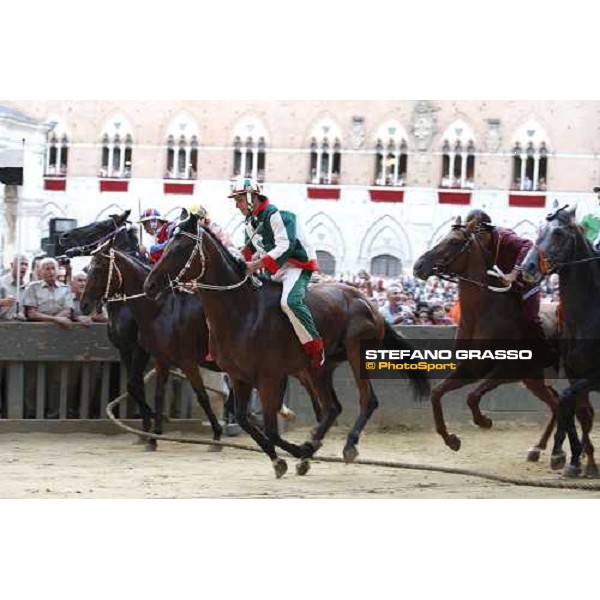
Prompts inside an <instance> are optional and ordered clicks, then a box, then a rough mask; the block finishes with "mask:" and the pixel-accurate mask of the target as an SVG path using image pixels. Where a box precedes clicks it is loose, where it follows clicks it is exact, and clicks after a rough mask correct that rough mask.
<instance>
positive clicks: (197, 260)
mask: <svg viewBox="0 0 600 600" xmlns="http://www.w3.org/2000/svg"><path fill="white" fill-rule="evenodd" d="M172 277H174V281H170V279H171V278H172ZM169 282H170V284H171V286H177V285H179V284H180V283H181V282H193V283H194V288H195V289H196V291H197V292H198V293H199V294H200V295H201V296H202V303H203V305H204V311H205V314H206V318H207V321H208V325H209V329H210V351H211V353H212V355H213V356H214V357H215V359H216V360H217V362H218V363H219V365H220V366H221V367H222V368H223V370H224V371H226V372H227V373H229V375H230V377H231V379H232V383H233V387H234V391H235V399H236V411H237V418H238V421H239V423H240V425H241V426H242V428H243V429H244V430H245V431H247V432H248V433H249V434H250V435H251V436H252V438H253V439H254V440H255V441H256V443H257V444H258V445H259V446H260V447H261V448H262V449H263V451H264V452H265V453H266V454H267V455H268V456H269V457H270V458H271V460H272V462H273V466H274V469H275V474H276V476H277V477H281V476H282V475H283V474H284V473H285V472H286V470H287V464H286V463H285V461H284V460H283V459H281V458H279V457H278V456H277V453H276V451H275V446H279V447H280V448H282V449H283V450H285V451H286V452H289V453H290V454H291V455H292V456H294V457H296V458H300V459H301V461H300V463H299V464H298V466H297V472H298V474H301V475H303V474H305V473H306V472H307V470H308V462H307V460H306V459H308V458H310V457H311V456H312V455H313V454H314V453H315V452H316V451H317V449H318V448H319V447H320V446H321V444H322V440H323V438H324V436H325V434H326V433H327V431H328V430H329V428H330V427H331V425H332V424H333V422H334V420H335V418H336V417H337V416H338V415H339V414H340V412H341V410H342V407H341V405H340V403H339V402H338V400H337V398H336V396H335V391H334V389H333V381H332V379H333V371H334V370H335V368H336V366H337V365H338V364H339V363H340V362H343V361H346V360H348V361H349V362H350V365H351V368H352V371H353V374H354V378H355V381H356V384H357V386H358V389H359V393H360V414H359V416H358V418H357V420H356V422H355V424H354V427H353V428H352V430H351V432H350V433H349V435H348V438H347V440H346V445H345V447H344V458H345V460H346V461H347V462H351V461H352V460H354V458H355V457H356V456H357V454H358V450H357V448H356V445H357V443H358V440H359V436H360V433H361V431H362V430H363V428H364V426H365V425H366V423H367V421H368V419H369V417H370V416H371V414H372V413H373V411H374V410H375V408H376V407H377V404H378V403H377V398H376V396H375V392H374V390H373V387H372V385H371V381H370V380H369V379H363V378H362V377H361V372H360V362H361V348H360V342H361V340H378V341H379V343H380V345H381V347H383V348H390V349H392V348H395V349H411V346H410V344H408V342H406V341H405V340H404V339H403V338H402V337H400V336H399V335H398V334H396V333H395V332H394V330H393V329H392V328H391V327H390V326H389V325H387V324H386V323H385V322H384V320H383V318H382V316H381V315H380V314H379V312H378V311H377V310H376V309H375V308H374V307H373V306H372V305H371V304H370V303H369V302H368V300H366V298H365V297H364V296H363V295H362V294H361V293H360V292H358V291H357V290H356V289H354V288H352V287H350V286H345V285H341V284H334V285H328V284H321V285H315V286H312V287H311V288H309V291H308V293H307V297H306V301H307V304H308V306H309V308H310V310H311V312H312V314H313V316H314V318H315V322H316V324H317V328H318V330H319V332H320V333H321V335H322V337H323V340H324V343H325V352H326V362H325V365H324V367H323V368H321V369H320V370H319V371H317V372H314V371H311V370H309V368H308V367H309V359H308V355H307V354H306V353H305V352H304V350H303V348H302V346H301V345H300V342H299V340H298V338H297V337H296V335H295V334H294V331H293V329H292V326H291V324H290V322H289V320H288V319H287V317H286V316H285V314H284V313H283V311H282V310H281V306H280V302H281V285H280V284H278V283H275V282H272V281H263V282H262V284H260V287H257V286H258V283H257V281H256V280H254V279H253V278H251V277H249V276H248V275H247V274H246V263H245V262H244V261H243V260H238V259H236V258H234V257H233V256H232V255H231V254H230V253H229V252H228V251H227V249H226V248H225V247H224V246H223V245H222V244H221V243H220V242H219V241H218V240H217V239H216V238H215V237H214V236H213V235H212V234H211V233H210V231H208V230H207V229H205V228H204V227H200V226H199V225H198V221H197V218H196V217H195V216H194V215H191V216H190V217H189V218H188V219H187V220H186V221H185V222H183V223H182V224H181V225H180V226H179V228H177V229H176V230H175V232H174V234H173V238H172V239H171V241H170V243H169V244H168V246H167V247H166V249H165V252H164V254H163V257H162V259H161V260H160V262H159V263H158V264H157V265H156V266H155V267H154V269H153V270H152V272H151V273H150V275H149V276H148V279H147V280H146V283H145V285H144V290H145V291H146V294H147V295H148V296H150V297H156V296H157V295H158V294H159V293H160V292H161V291H162V290H164V289H166V288H167V287H168V285H169ZM253 283H254V285H253ZM292 374H303V375H304V380H305V381H306V382H307V383H308V385H310V386H311V388H312V389H313V391H314V392H315V395H316V396H317V397H318V398H319V400H320V402H321V405H322V409H323V418H322V419H321V420H320V421H319V423H318V424H317V426H316V427H315V428H314V429H313V431H312V435H311V438H310V439H309V440H308V441H307V442H306V443H304V444H302V445H297V444H293V443H291V442H288V441H286V440H284V439H283V438H282V437H281V436H280V435H279V432H278V428H277V410H278V409H279V407H280V406H281V402H282V388H283V383H284V381H285V377H286V376H287V375H292ZM407 376H408V378H409V381H410V383H411V385H412V387H413V390H414V391H415V392H416V393H418V394H420V395H424V394H426V393H427V392H428V389H429V386H428V381H427V378H426V375H425V374H424V373H423V372H418V371H408V375H407ZM253 387H255V388H257V389H258V391H259V395H260V401H261V404H262V409H263V414H264V432H263V431H261V430H259V429H258V428H256V427H255V426H254V425H253V424H251V423H250V422H249V421H248V419H247V416H246V412H247V405H248V401H249V398H250V391H251V389H252V388H253Z"/></svg>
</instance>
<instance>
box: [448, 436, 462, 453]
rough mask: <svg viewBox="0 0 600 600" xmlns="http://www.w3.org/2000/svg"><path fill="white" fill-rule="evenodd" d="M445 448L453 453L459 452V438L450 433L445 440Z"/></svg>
mask: <svg viewBox="0 0 600 600" xmlns="http://www.w3.org/2000/svg"><path fill="white" fill-rule="evenodd" d="M446 446H448V448H450V449H451V450H454V452H458V451H459V450H460V438H459V437H458V436H457V435H454V434H453V433H451V434H450V435H449V436H448V439H447V440H446Z"/></svg>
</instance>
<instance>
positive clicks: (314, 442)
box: [303, 363, 342, 455]
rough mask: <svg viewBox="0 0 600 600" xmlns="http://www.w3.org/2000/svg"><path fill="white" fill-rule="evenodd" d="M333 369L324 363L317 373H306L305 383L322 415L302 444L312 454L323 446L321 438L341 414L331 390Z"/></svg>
mask: <svg viewBox="0 0 600 600" xmlns="http://www.w3.org/2000/svg"><path fill="white" fill-rule="evenodd" d="M335 368H336V365H331V364H327V363H325V365H323V367H322V368H321V369H320V370H319V371H318V372H317V373H315V372H313V371H306V377H307V381H308V382H309V385H310V387H311V389H312V390H313V393H314V397H315V398H316V399H317V401H318V403H319V406H320V408H321V414H323V415H324V416H323V418H322V419H321V420H320V421H319V422H318V423H317V424H316V425H315V427H313V429H312V431H311V434H310V439H309V440H307V441H306V442H305V443H304V444H303V447H307V448H312V454H314V453H315V452H316V451H317V450H318V449H319V448H320V447H321V446H322V445H323V438H324V437H325V435H326V434H327V432H328V431H329V429H330V427H331V426H332V425H333V424H334V422H335V420H336V419H337V417H338V416H339V415H340V413H341V412H342V405H341V404H340V402H339V401H338V398H337V395H336V393H335V390H334V389H333V372H334V371H335ZM312 454H311V455H312Z"/></svg>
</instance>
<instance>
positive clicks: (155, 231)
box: [139, 208, 175, 265]
mask: <svg viewBox="0 0 600 600" xmlns="http://www.w3.org/2000/svg"><path fill="white" fill-rule="evenodd" d="M139 222H140V223H141V224H142V226H143V227H144V231H145V232H146V233H147V234H149V235H151V236H152V237H153V238H154V243H153V244H152V245H151V246H150V251H149V252H148V251H147V250H146V248H144V247H143V246H141V247H140V251H141V252H143V253H144V254H146V255H147V256H148V258H149V259H150V264H152V265H155V264H156V263H157V262H158V261H159V260H160V258H161V256H162V253H163V250H164V249H165V246H166V245H167V243H168V241H169V238H170V237H171V233H172V232H173V229H174V228H175V224H174V223H169V222H168V221H167V220H166V219H164V218H163V217H161V214H160V212H159V211H158V210H156V208H147V209H146V210H145V211H144V212H143V213H142V214H141V215H140V221H139Z"/></svg>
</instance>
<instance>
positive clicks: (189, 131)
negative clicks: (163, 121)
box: [166, 110, 200, 140]
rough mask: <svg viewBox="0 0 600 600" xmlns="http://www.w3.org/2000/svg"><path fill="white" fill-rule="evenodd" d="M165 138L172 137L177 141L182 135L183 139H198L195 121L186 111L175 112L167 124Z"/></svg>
mask: <svg viewBox="0 0 600 600" xmlns="http://www.w3.org/2000/svg"><path fill="white" fill-rule="evenodd" d="M166 134H167V137H169V136H170V135H172V136H173V137H174V138H175V139H176V140H178V139H179V138H180V137H181V136H182V135H183V136H185V138H192V137H193V136H196V138H198V140H199V139H200V128H199V127H198V122H197V121H196V119H195V118H194V117H193V116H192V115H191V114H190V113H189V112H187V111H185V110H181V111H179V112H177V113H176V114H175V115H174V116H173V117H172V118H171V119H170V120H169V122H168V124H167V129H166Z"/></svg>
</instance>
